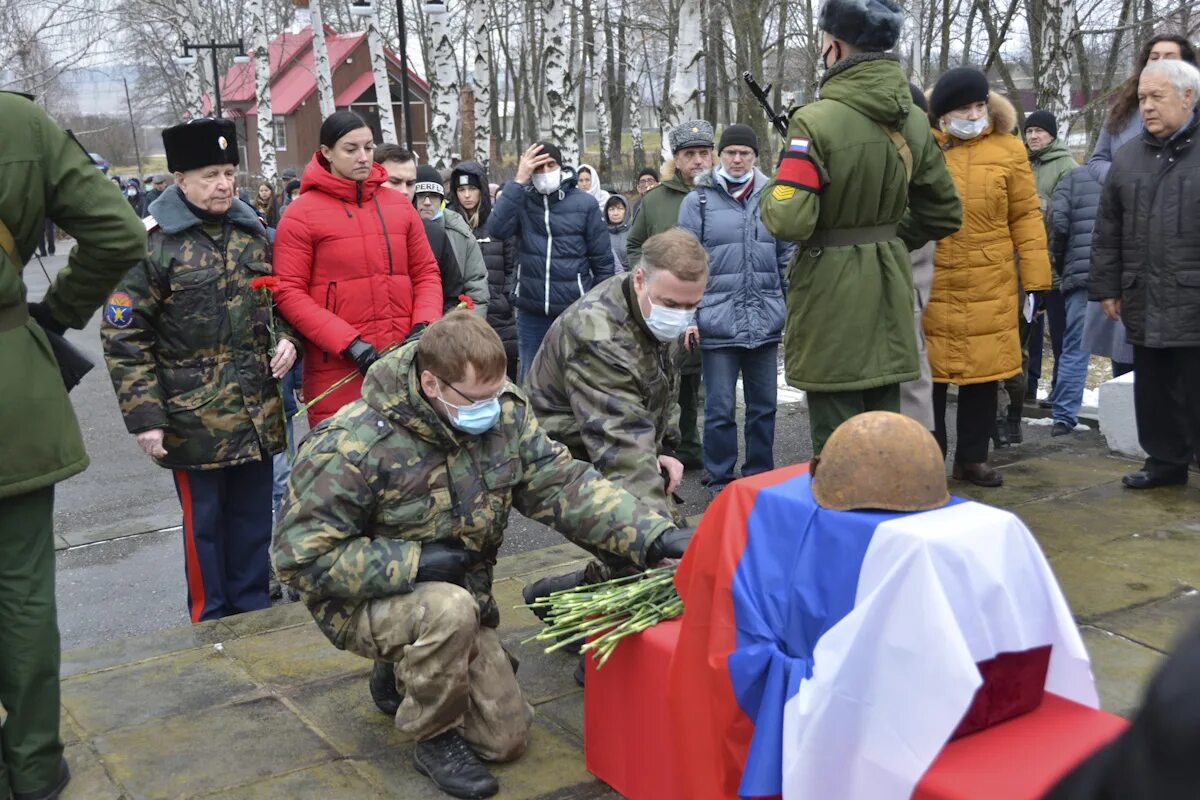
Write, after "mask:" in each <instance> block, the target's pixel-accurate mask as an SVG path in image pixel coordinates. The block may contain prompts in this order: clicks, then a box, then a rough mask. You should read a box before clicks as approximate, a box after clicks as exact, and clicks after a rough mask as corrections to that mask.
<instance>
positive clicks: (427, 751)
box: [413, 728, 500, 798]
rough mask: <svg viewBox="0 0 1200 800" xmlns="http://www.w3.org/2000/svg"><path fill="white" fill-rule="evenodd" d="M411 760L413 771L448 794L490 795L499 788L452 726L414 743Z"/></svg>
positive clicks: (474, 796)
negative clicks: (414, 766) (414, 764)
mask: <svg viewBox="0 0 1200 800" xmlns="http://www.w3.org/2000/svg"><path fill="white" fill-rule="evenodd" d="M413 761H414V762H415V763H416V766H417V772H419V773H421V774H422V775H424V776H425V777H427V778H429V780H431V781H433V782H434V784H436V785H437V787H438V788H439V789H441V790H442V791H443V792H445V793H446V794H448V795H450V796H451V797H465V798H476V797H491V796H492V795H494V794H495V793H496V792H498V791H500V783H499V781H497V780H496V777H495V776H494V775H492V773H490V772H488V769H487V767H485V766H484V765H483V762H481V761H480V760H479V756H477V755H475V751H474V750H472V749H471V746H470V745H468V744H467V743H466V742H465V741H464V740H463V738H462V736H461V735H460V734H459V732H458V731H457V730H454V729H453V728H451V729H450V730H448V731H446V732H445V733H443V734H440V735H438V736H435V737H433V738H432V739H426V740H425V741H423V742H417V747H416V750H415V751H414V752H413Z"/></svg>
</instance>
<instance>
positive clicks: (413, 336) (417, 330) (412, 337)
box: [404, 322, 429, 344]
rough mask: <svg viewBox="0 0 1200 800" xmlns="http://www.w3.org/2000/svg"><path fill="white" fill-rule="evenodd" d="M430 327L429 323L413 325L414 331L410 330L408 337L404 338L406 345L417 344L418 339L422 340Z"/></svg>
mask: <svg viewBox="0 0 1200 800" xmlns="http://www.w3.org/2000/svg"><path fill="white" fill-rule="evenodd" d="M428 327H429V323H428V322H418V323H417V324H416V325H413V326H412V330H410V331H409V332H408V336H405V337H404V344H408V343H409V342H415V341H417V340H418V339H420V338H421V334H422V333H424V332H425V329H426V328H428Z"/></svg>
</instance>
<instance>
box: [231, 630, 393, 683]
mask: <svg viewBox="0 0 1200 800" xmlns="http://www.w3.org/2000/svg"><path fill="white" fill-rule="evenodd" d="M225 654H226V655H227V656H229V657H230V658H232V659H234V660H236V661H237V662H238V663H239V664H240V665H241V666H242V667H243V668H245V670H246V671H247V672H249V673H250V675H251V677H253V678H254V679H255V680H257V681H259V682H260V683H262V684H263V685H264V686H266V687H268V688H270V689H274V690H283V689H287V688H289V687H292V686H298V685H300V684H303V683H309V682H310V681H317V680H323V679H326V678H337V677H341V676H342V675H345V674H347V673H360V674H366V672H367V671H369V670H370V668H371V662H369V661H367V660H366V659H364V658H361V657H360V656H356V655H354V654H353V653H347V652H345V651H344V650H338V649H337V648H335V647H334V646H333V645H331V644H330V643H329V640H328V639H326V638H325V636H324V635H323V634H322V633H321V631H320V630H318V629H317V624H316V623H315V622H310V623H309V624H307V625H300V626H297V627H293V628H284V629H282V630H275V631H270V632H268V633H261V634H257V635H255V636H249V637H246V638H242V639H235V640H233V641H231V642H228V643H226V644H225Z"/></svg>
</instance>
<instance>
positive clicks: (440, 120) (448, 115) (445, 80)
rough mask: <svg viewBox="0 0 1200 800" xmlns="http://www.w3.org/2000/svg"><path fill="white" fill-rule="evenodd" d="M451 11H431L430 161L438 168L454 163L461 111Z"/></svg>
mask: <svg viewBox="0 0 1200 800" xmlns="http://www.w3.org/2000/svg"><path fill="white" fill-rule="evenodd" d="M449 17H450V15H449V14H429V15H427V17H426V19H427V21H428V23H429V38H430V44H431V45H432V47H433V63H432V70H431V71H430V75H429V78H430V80H429V93H430V95H431V97H430V102H431V104H432V105H433V124H432V125H430V126H429V144H428V150H429V153H428V156H429V163H430V164H432V165H433V166H434V167H436V168H438V169H443V168H447V167H449V166H450V153H451V152H452V151H453V149H454V129H455V122H456V121H457V120H456V119H455V116H456V113H457V110H458V101H459V86H458V64H457V63H456V62H455V47H454V42H453V40H452V39H451V32H450V24H449V22H450V20H449Z"/></svg>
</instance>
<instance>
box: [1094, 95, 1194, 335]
mask: <svg viewBox="0 0 1200 800" xmlns="http://www.w3.org/2000/svg"><path fill="white" fill-rule="evenodd" d="M1198 127H1200V116H1197V115H1196V114H1193V116H1192V120H1191V122H1189V123H1188V124H1187V126H1186V127H1185V128H1184V130H1182V131H1181V132H1180V133H1179V134H1178V135H1177V136H1175V137H1174V138H1173V139H1171V141H1170V142H1166V143H1164V142H1162V141H1159V140H1158V139H1156V138H1154V137H1153V136H1151V135H1150V134H1148V133H1143V134H1142V136H1141V138H1139V139H1135V140H1133V141H1131V142H1130V143H1129V144H1127V145H1125V146H1124V147H1123V148H1121V150H1120V152H1118V153H1117V155H1116V156H1115V157H1114V158H1113V165H1112V168H1111V169H1110V170H1109V171H1108V177H1107V179H1105V181H1104V191H1103V194H1102V195H1101V198H1100V211H1099V213H1098V215H1097V217H1096V235H1095V239H1094V241H1093V244H1092V273H1091V278H1090V280H1089V282H1088V296H1089V297H1090V298H1091V299H1092V300H1104V299H1107V298H1120V299H1121V319H1122V321H1124V323H1125V333H1126V338H1127V339H1128V340H1129V342H1130V344H1134V345H1141V346H1142V347H1197V346H1200V225H1197V224H1196V209H1197V208H1200V141H1197V136H1196V134H1197V128H1198Z"/></svg>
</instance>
